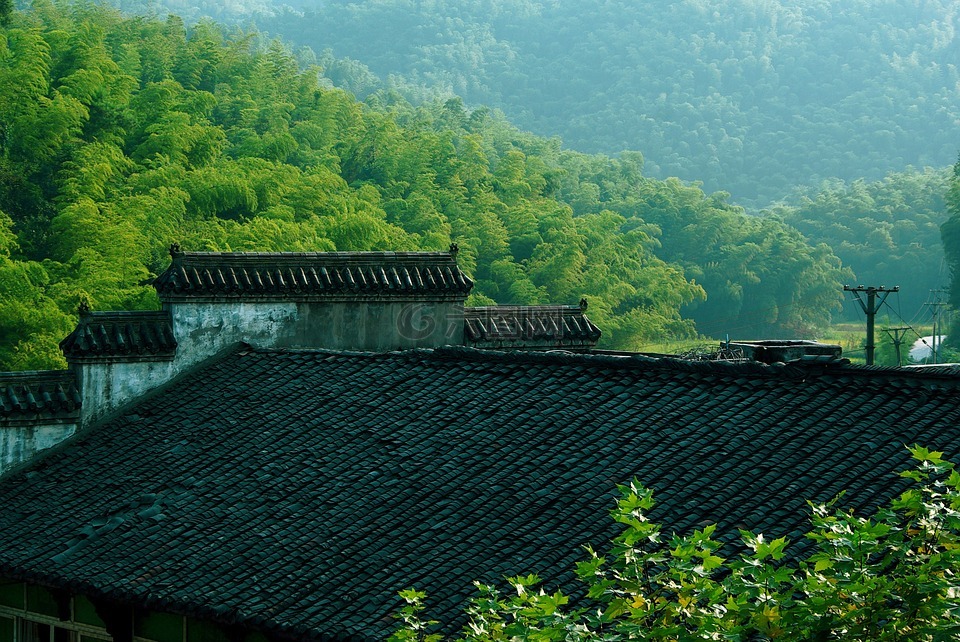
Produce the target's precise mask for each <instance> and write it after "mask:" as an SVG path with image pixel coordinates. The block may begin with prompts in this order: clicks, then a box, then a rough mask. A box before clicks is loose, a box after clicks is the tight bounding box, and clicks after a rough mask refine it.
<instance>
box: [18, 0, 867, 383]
mask: <svg viewBox="0 0 960 642" xmlns="http://www.w3.org/2000/svg"><path fill="white" fill-rule="evenodd" d="M306 58H307V60H306V62H309V56H306ZM304 62H305V57H304V56H297V55H294V53H292V52H291V51H290V50H289V49H288V48H287V47H285V46H284V45H283V44H282V43H280V42H278V41H275V40H269V39H267V38H265V37H263V36H262V35H261V34H259V33H257V32H245V31H240V30H230V29H226V28H224V27H222V26H220V25H217V24H215V23H213V22H209V21H201V22H200V23H198V24H197V25H195V26H194V27H192V28H191V29H189V30H188V29H187V28H186V27H185V25H184V23H183V21H182V20H181V19H180V18H177V17H174V16H171V17H168V18H166V19H163V20H159V19H153V18H144V17H129V18H126V17H123V16H122V15H121V14H119V13H117V12H115V11H113V10H111V9H107V8H104V7H102V6H93V5H87V4H76V5H53V4H50V3H49V2H47V1H46V0H36V2H34V5H33V9H31V10H30V11H26V12H14V13H13V14H12V15H11V20H10V22H9V24H8V25H7V26H6V27H5V28H3V29H0V81H2V82H0V123H2V128H0V211H2V212H4V215H5V217H4V219H3V220H4V221H7V223H5V227H4V229H5V230H8V232H7V233H6V237H5V238H7V239H8V240H7V241H6V242H5V244H4V248H5V250H4V252H5V253H4V255H3V256H6V257H7V258H6V259H4V260H6V261H7V262H8V263H9V264H10V265H12V266H15V269H25V270H26V269H28V270H30V278H29V280H24V282H25V283H29V288H28V290H29V291H27V290H24V289H22V288H21V287H20V286H18V287H17V288H14V287H13V286H6V288H5V290H4V291H3V293H2V298H0V301H2V302H3V305H2V306H0V310H4V311H6V312H2V313H0V314H3V315H4V317H5V318H3V319H0V323H10V324H12V325H11V327H13V325H16V327H17V331H16V333H5V334H4V335H3V337H4V340H3V342H2V343H3V347H2V351H0V368H11V367H21V366H22V367H27V366H29V367H41V366H42V365H43V364H45V363H46V364H48V365H56V364H58V363H62V362H61V361H59V360H58V358H57V356H56V348H55V346H54V342H55V340H56V339H57V338H59V336H62V334H63V330H64V328H66V327H68V326H69V322H70V320H71V319H72V318H73V316H72V315H73V312H74V310H75V309H76V306H77V304H78V302H79V301H80V300H81V299H85V300H87V301H88V302H89V303H90V304H91V306H92V307H93V309H95V310H104V309H135V308H143V307H154V306H156V298H155V295H154V294H153V292H152V289H151V288H150V287H149V286H148V285H146V284H147V283H148V281H149V279H150V277H151V276H152V275H155V274H157V273H158V272H159V271H160V270H162V269H163V268H164V267H165V266H166V263H167V257H166V252H165V248H166V247H167V245H168V244H169V243H170V242H171V241H179V242H180V243H182V244H183V246H184V247H186V248H189V249H192V250H223V251H225V250H254V249H256V250H264V251H270V250H273V251H280V250H317V251H320V250H334V249H336V250H375V249H394V250H412V249H431V250H436V249H444V248H446V247H447V246H448V245H449V243H450V242H456V243H458V244H459V246H460V248H461V252H460V261H461V263H462V266H463V267H464V269H465V270H466V271H467V272H468V273H469V274H471V276H473V278H474V279H475V281H476V284H477V285H476V288H475V290H474V294H473V295H472V299H471V301H469V303H490V302H498V303H504V304H536V303H573V302H576V301H578V300H579V299H580V297H582V296H586V297H587V298H588V300H589V301H590V303H591V308H590V309H591V316H592V317H593V318H594V319H595V321H596V322H597V323H598V324H599V325H600V326H601V327H602V328H603V330H604V332H605V335H604V339H603V341H604V345H605V346H606V347H611V348H623V349H642V348H643V346H644V345H645V344H649V343H650V342H654V341H656V342H663V341H664V340H670V339H677V338H685V337H686V338H689V337H694V336H696V333H697V332H698V331H699V332H701V333H708V334H712V335H714V336H722V335H724V334H730V335H732V336H733V337H734V338H755V337H758V336H761V337H772V336H797V335H803V336H810V335H811V334H812V333H814V332H816V331H817V330H818V329H819V328H822V327H823V326H824V324H826V323H827V322H828V321H829V319H830V313H831V310H832V309H835V308H836V307H837V306H838V305H839V302H840V301H841V300H842V292H841V289H840V285H841V283H842V282H843V281H844V280H846V278H847V276H848V275H849V273H848V272H846V271H845V268H844V267H843V266H842V264H841V262H840V261H839V259H838V258H837V257H836V256H835V255H834V254H833V253H832V252H831V251H830V250H829V249H828V248H827V247H826V246H825V245H823V244H819V245H813V244H811V243H809V242H807V240H806V239H805V238H804V237H803V236H801V234H800V233H799V232H797V231H796V230H795V229H793V228H791V227H790V226H788V225H787V224H785V223H784V222H783V221H782V220H781V219H780V218H779V217H777V216H764V217H753V216H748V215H746V214H745V213H744V211H743V210H742V208H740V207H737V206H735V205H733V204H731V203H730V202H729V198H728V195H727V194H726V193H723V192H718V193H714V194H707V193H705V192H704V191H703V190H702V189H701V188H700V187H699V186H698V185H697V184H688V183H684V182H682V181H679V180H677V179H669V180H665V181H664V180H658V179H655V178H651V177H649V176H647V175H646V174H645V173H644V159H643V157H642V156H641V155H640V154H639V153H625V154H623V155H621V156H620V157H618V158H610V157H607V156H603V155H585V154H582V153H577V152H572V151H569V150H565V149H564V148H563V147H562V146H561V144H560V142H559V140H558V139H555V138H554V139H545V138H540V137H537V136H534V135H531V134H526V133H523V132H520V131H519V130H517V129H516V128H515V127H513V126H512V125H511V124H509V123H508V122H507V121H506V120H505V119H504V118H503V117H502V116H499V115H497V114H496V113H493V112H490V111H489V110H487V109H485V108H479V109H474V110H470V109H467V108H466V107H465V106H464V104H463V102H462V101H461V100H460V99H457V98H450V99H446V100H435V101H430V102H427V103H424V104H422V105H419V106H413V105H411V104H410V103H409V102H407V101H406V100H405V99H404V98H403V97H401V96H400V95H399V94H398V93H396V92H389V91H381V92H378V93H375V94H372V95H371V96H370V97H368V99H367V100H366V101H365V102H362V103H361V102H358V101H357V100H356V99H355V98H354V97H353V96H352V95H350V94H348V93H346V92H344V91H342V90H339V89H335V88H332V87H331V84H330V81H329V79H328V78H327V77H325V76H324V75H323V74H322V73H321V70H320V69H318V68H317V67H309V66H308V67H303V63H304ZM816 240H817V241H819V240H820V239H816ZM11 269H14V268H11ZM15 280H16V279H15ZM17 281H18V280H17ZM18 282H19V281H18ZM29 297H33V298H34V299H35V300H36V301H42V305H44V306H47V305H52V306H54V307H55V308H56V310H57V313H56V314H55V315H40V316H39V317H38V316H37V315H27V316H25V317H23V319H21V316H20V313H19V312H17V310H19V308H18V307H16V306H17V305H23V301H24V300H25V298H29ZM11 306H12V307H11ZM35 309H40V307H38V306H35ZM40 317H42V319H41V318H40ZM58 335H59V336H58ZM8 337H10V338H9V339H8ZM14 352H16V353H17V354H20V355H36V356H35V357H30V358H27V357H25V356H21V357H16V358H15V357H13V356H10V355H12V354H13V353H14Z"/></svg>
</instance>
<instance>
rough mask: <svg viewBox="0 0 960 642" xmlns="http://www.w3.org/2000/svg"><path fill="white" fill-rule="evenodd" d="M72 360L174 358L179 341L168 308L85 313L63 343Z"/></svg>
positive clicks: (65, 353)
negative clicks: (175, 336) (163, 309)
mask: <svg viewBox="0 0 960 642" xmlns="http://www.w3.org/2000/svg"><path fill="white" fill-rule="evenodd" d="M60 349H61V350H62V351H63V354H64V355H65V356H66V357H67V359H68V360H70V361H74V360H82V359H84V358H90V357H94V358H96V357H112V358H131V359H135V358H141V357H149V358H157V357H161V358H173V355H174V353H175V352H176V350H177V340H176V339H175V338H174V336H173V322H172V321H171V319H170V313H169V312H164V311H158V312H153V311H135V312H86V313H81V315H80V321H79V323H78V324H77V327H76V329H74V331H73V332H71V333H70V334H69V335H67V338H66V339H64V340H63V341H61V342H60Z"/></svg>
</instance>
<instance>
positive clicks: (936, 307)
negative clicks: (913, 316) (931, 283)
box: [924, 288, 947, 364]
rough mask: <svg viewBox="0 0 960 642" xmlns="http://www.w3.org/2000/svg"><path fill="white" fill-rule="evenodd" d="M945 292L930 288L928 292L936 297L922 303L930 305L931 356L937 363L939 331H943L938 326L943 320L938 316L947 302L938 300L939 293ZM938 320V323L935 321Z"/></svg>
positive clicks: (940, 289) (941, 289)
mask: <svg viewBox="0 0 960 642" xmlns="http://www.w3.org/2000/svg"><path fill="white" fill-rule="evenodd" d="M945 292H946V290H945V289H943V288H937V289H936V290H930V294H932V295H934V296H935V297H936V298H935V300H934V301H933V302H932V303H924V305H926V306H929V307H930V311H931V312H932V313H933V347H932V348H931V353H932V354H931V357H932V358H933V363H934V364H937V363H939V356H940V355H939V352H940V333H941V332H942V331H943V330H941V329H940V328H939V327H938V326H942V325H943V321H942V319H941V318H940V315H941V309H942V308H943V307H945V306H946V305H947V304H946V303H944V302H943V301H941V300H940V295H942V294H944V293H945ZM938 321H939V322H940V323H939V324H938V323H937V322H938Z"/></svg>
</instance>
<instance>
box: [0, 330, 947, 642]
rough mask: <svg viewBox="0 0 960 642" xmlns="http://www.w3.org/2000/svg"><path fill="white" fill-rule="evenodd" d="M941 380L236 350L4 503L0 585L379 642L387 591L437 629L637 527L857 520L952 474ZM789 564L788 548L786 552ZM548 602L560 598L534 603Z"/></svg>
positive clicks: (40, 468) (279, 630)
mask: <svg viewBox="0 0 960 642" xmlns="http://www.w3.org/2000/svg"><path fill="white" fill-rule="evenodd" d="M958 381H960V380H958V377H957V375H956V373H955V372H954V371H952V370H946V369H943V370H936V371H931V372H920V373H905V372H902V371H901V372H896V371H891V370H883V369H876V368H874V369H863V368H854V367H849V366H833V367H824V366H799V365H782V364H780V365H775V366H765V365H760V364H749V363H745V364H729V363H688V362H677V361H668V360H654V359H649V358H641V357H629V358H617V357H611V356H592V355H568V354H537V353H522V352H517V353H509V354H508V353H497V352H487V351H476V350H469V349H466V348H459V349H442V350H437V351H436V352H432V353H431V352H406V353H393V354H382V355H351V354H343V353H329V352H318V351H255V350H249V351H241V352H237V353H235V354H233V355H230V356H228V357H226V358H224V359H223V360H221V361H219V362H217V363H215V364H212V365H210V366H209V367H207V368H205V369H203V370H201V371H198V372H196V373H194V374H193V375H191V376H190V377H187V378H184V379H182V380H180V381H179V382H177V383H176V384H174V385H173V386H172V387H170V388H168V389H167V390H165V391H164V392H162V393H161V394H158V395H155V396H152V397H151V398H148V399H146V400H144V401H143V402H142V403H141V404H139V405H138V406H136V407H135V408H133V409H131V410H129V411H128V412H127V414H126V415H125V416H122V417H119V418H117V419H115V420H113V421H112V422H110V423H107V424H105V425H103V426H102V427H100V428H99V429H96V430H94V431H93V432H91V433H89V434H88V435H87V436H85V437H84V438H83V440H82V441H78V442H76V443H75V444H74V446H73V447H71V448H67V449H65V450H62V451H60V452H59V453H58V454H57V456H56V457H55V458H53V457H51V458H48V459H45V460H41V461H40V462H39V463H37V464H35V465H34V466H33V467H32V468H31V469H28V470H26V471H23V472H22V473H19V474H15V475H12V476H9V477H7V478H6V479H5V480H3V481H2V482H0V506H3V507H4V508H3V510H2V511H0V576H3V575H6V576H11V577H20V578H29V579H30V580H31V581H34V582H39V583H46V584H48V585H53V586H62V587H65V588H67V589H69V590H71V591H78V592H86V593H88V594H90V595H92V596H94V597H97V596H99V597H101V598H107V599H115V600H123V601H131V602H133V601H135V602H140V603H143V604H145V605H147V606H148V607H150V608H156V609H163V610H169V611H175V612H181V613H186V614H192V615H194V616H198V617H203V618H208V619H213V620H218V621H221V622H225V623H241V624H244V625H248V626H251V627H255V628H258V629H260V630H263V631H265V632H267V633H272V634H275V635H286V636H291V637H300V638H302V639H321V638H324V637H325V636H330V637H326V639H330V638H331V637H332V638H345V637H347V636H348V635H351V634H352V635H357V636H362V637H367V638H371V639H373V638H380V639H382V637H383V636H384V635H385V634H386V632H387V631H388V630H389V629H390V628H391V627H392V626H393V621H392V620H391V618H390V617H389V615H390V613H391V612H394V611H395V610H396V609H397V608H398V606H399V600H398V599H397V598H396V596H395V594H396V591H398V590H401V589H404V588H408V587H411V586H415V587H418V588H420V589H422V590H426V591H428V592H429V593H430V594H431V602H430V603H431V604H432V605H433V609H434V610H433V614H435V615H440V616H441V617H444V618H446V617H449V616H450V614H451V613H452V612H454V611H455V610H456V609H458V608H460V607H462V605H463V600H464V599H465V597H466V596H468V595H472V593H473V586H472V584H471V582H472V581H473V580H482V581H489V582H501V581H502V577H503V576H504V575H505V574H515V573H520V572H538V573H540V574H541V576H543V577H548V578H550V577H559V578H560V579H561V581H563V582H566V583H570V582H571V581H572V572H571V569H572V568H573V564H574V563H575V562H576V561H579V560H581V559H583V551H582V550H581V549H580V548H579V546H580V545H581V544H585V543H591V544H592V545H593V546H594V547H595V548H597V549H599V550H602V549H603V548H604V547H605V543H606V541H608V539H609V538H610V537H611V536H612V534H613V533H614V532H615V530H616V529H615V526H614V525H613V524H612V523H611V520H610V518H609V516H608V510H609V509H610V508H611V506H612V504H613V498H614V496H615V484H617V483H619V482H623V481H626V480H629V479H631V478H633V477H637V478H638V479H640V480H642V481H643V482H645V483H647V484H648V485H651V486H653V487H655V488H656V491H657V498H658V500H659V504H658V506H657V507H656V509H655V510H654V512H653V514H652V518H653V519H656V520H660V521H662V522H664V523H665V525H666V528H667V529H668V530H669V529H680V530H687V529H691V528H693V527H697V526H699V525H703V524H705V523H707V522H711V521H715V522H718V531H719V532H725V533H734V534H735V530H734V529H735V527H737V526H742V527H747V528H751V529H754V530H758V531H762V532H764V533H767V534H769V535H782V534H789V535H790V536H791V538H792V539H793V540H794V542H796V543H795V544H794V546H795V547H801V548H802V547H803V546H805V545H806V544H805V542H804V541H802V538H799V537H798V535H799V533H801V532H802V531H803V530H805V527H806V524H805V517H804V516H805V511H806V505H805V503H804V500H805V499H811V500H826V499H829V498H831V497H833V495H834V494H835V493H837V492H838V491H840V490H842V489H847V490H848V494H847V495H846V496H845V497H844V498H843V500H842V503H843V504H845V505H852V506H854V507H856V508H857V509H858V510H861V509H865V508H868V507H870V506H871V505H873V504H875V503H876V502H878V501H881V500H885V499H886V498H888V497H890V496H891V495H892V494H893V493H894V492H896V490H897V489H898V488H901V487H902V486H901V485H902V482H903V481H904V480H902V479H899V478H898V477H896V476H895V475H893V474H891V471H892V470H894V469H896V468H898V467H903V466H905V465H906V463H907V461H908V459H909V455H908V453H907V452H906V451H905V450H904V444H912V443H915V442H918V443H921V444H924V445H927V446H930V447H935V448H938V449H943V450H946V451H947V455H948V456H950V457H953V458H954V459H956V457H957V455H958V454H960V390H958ZM794 550H796V549H794ZM549 587H555V584H553V583H551V584H548V588H549Z"/></svg>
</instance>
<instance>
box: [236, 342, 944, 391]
mask: <svg viewBox="0 0 960 642" xmlns="http://www.w3.org/2000/svg"><path fill="white" fill-rule="evenodd" d="M247 352H256V353H263V354H276V353H299V354H304V353H314V354H325V355H328V356H334V357H336V356H343V357H350V358H363V359H377V360H385V359H405V360H411V361H421V360H422V361H440V362H443V361H469V362H472V363H482V362H488V363H509V362H516V363H522V362H527V363H541V364H556V365H571V366H577V365H579V366H585V367H608V368H609V367H612V368H616V369H622V370H638V369H655V370H663V371H672V372H686V373H692V374H697V373H699V374H702V375H705V376H729V377H743V376H750V377H760V378H769V379H788V380H804V379H809V378H812V377H818V378H825V379H836V380H840V379H851V380H852V381H851V383H863V384H867V383H870V382H883V381H889V380H890V379H891V378H894V379H899V380H900V382H901V383H903V384H907V385H911V384H912V385H914V386H916V387H930V386H934V385H937V384H947V386H946V387H956V388H960V370H952V369H950V370H948V371H946V372H944V370H947V369H945V368H938V369H937V370H938V372H935V373H930V375H931V376H927V375H926V373H925V372H924V371H922V370H914V369H906V368H896V367H878V366H862V365H854V364H847V363H831V362H826V363H825V362H790V363H774V364H766V363H761V362H758V361H744V362H732V361H691V360H686V359H674V358H670V357H651V356H647V355H644V354H640V353H634V354H630V355H626V356H620V355H608V354H592V353H589V352H574V351H570V350H563V349H557V350H547V351H536V352H534V351H525V350H495V349H479V348H473V347H469V346H442V347H438V348H419V349H413V350H398V351H393V352H362V351H346V350H327V349H309V348H305V349H296V348H251V349H250V350H249V351H247Z"/></svg>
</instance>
